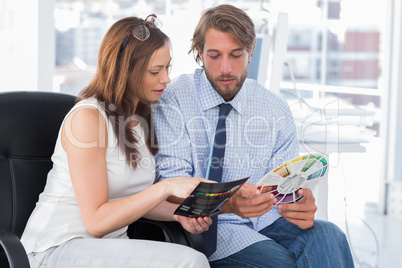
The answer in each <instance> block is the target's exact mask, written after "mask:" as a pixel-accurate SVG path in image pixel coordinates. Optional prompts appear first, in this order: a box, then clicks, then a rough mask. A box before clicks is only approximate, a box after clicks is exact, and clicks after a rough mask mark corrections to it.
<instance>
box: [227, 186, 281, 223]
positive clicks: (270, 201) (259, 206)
mask: <svg viewBox="0 0 402 268" xmlns="http://www.w3.org/2000/svg"><path fill="white" fill-rule="evenodd" d="M275 202H276V199H275V197H274V195H273V194H271V193H269V194H261V191H260V190H258V189H256V188H255V186H254V184H251V183H245V184H244V185H243V186H242V187H241V188H240V189H239V190H238V191H237V192H236V193H235V194H234V195H233V196H232V197H231V198H230V199H229V200H228V201H227V202H226V203H225V204H224V205H223V206H222V213H234V214H236V215H238V216H240V217H244V218H252V217H258V216H262V215H264V214H265V213H267V212H268V211H270V210H271V209H272V208H273V207H274V203H275Z"/></svg>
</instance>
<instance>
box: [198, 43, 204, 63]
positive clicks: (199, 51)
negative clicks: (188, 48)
mask: <svg viewBox="0 0 402 268" xmlns="http://www.w3.org/2000/svg"><path fill="white" fill-rule="evenodd" d="M197 53H198V56H199V57H200V60H201V61H202V63H203V64H204V57H203V56H202V51H201V49H200V48H199V47H197Z"/></svg>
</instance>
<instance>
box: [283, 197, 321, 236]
mask: <svg viewBox="0 0 402 268" xmlns="http://www.w3.org/2000/svg"><path fill="white" fill-rule="evenodd" d="M298 193H299V194H301V195H303V196H304V197H303V198H302V199H301V200H300V201H299V202H297V203H289V204H279V205H278V213H279V214H280V215H282V216H283V217H284V218H285V219H286V220H287V221H289V222H291V223H293V224H295V225H297V226H299V228H301V229H307V228H310V227H312V226H313V223H314V214H315V212H316V211H317V206H316V204H315V198H314V196H313V193H312V192H311V190H310V189H300V190H299V191H298Z"/></svg>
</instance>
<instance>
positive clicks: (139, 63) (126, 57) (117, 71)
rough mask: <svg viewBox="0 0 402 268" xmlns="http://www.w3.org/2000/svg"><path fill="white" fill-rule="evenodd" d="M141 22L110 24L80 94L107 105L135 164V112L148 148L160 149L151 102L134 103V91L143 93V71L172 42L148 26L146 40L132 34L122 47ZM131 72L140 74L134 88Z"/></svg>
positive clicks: (130, 161) (132, 19) (128, 20)
mask: <svg viewBox="0 0 402 268" xmlns="http://www.w3.org/2000/svg"><path fill="white" fill-rule="evenodd" d="M142 22H143V20H141V19H139V18H136V17H128V18H124V19H121V20H119V21H117V22H116V23H114V24H113V25H112V26H111V27H110V29H109V30H108V32H107V33H106V35H105V37H104V39H103V41H102V44H101V47H100V50H99V55H98V67H97V72H96V74H95V77H94V78H93V80H92V81H91V83H90V84H89V85H88V86H87V87H86V88H84V89H83V90H82V91H81V92H80V94H79V96H78V98H77V101H79V100H82V99H86V98H91V97H94V98H96V99H97V100H98V101H99V102H100V103H102V104H103V105H104V108H105V111H106V115H107V117H108V119H109V120H110V122H112V125H113V130H114V133H115V135H116V137H117V140H118V144H119V147H120V149H121V150H122V151H123V152H125V157H126V161H127V163H128V164H129V165H130V166H131V167H133V168H136V167H137V165H138V162H139V160H140V159H139V157H140V155H139V151H138V147H137V144H138V137H137V136H136V135H135V133H134V132H133V130H132V128H131V126H130V121H131V119H133V116H134V115H135V116H136V117H137V119H140V120H141V125H142V127H143V128H144V132H145V135H146V145H147V147H148V149H149V150H150V151H151V153H152V154H153V155H155V154H156V153H157V151H158V148H157V142H156V137H155V132H154V131H153V128H152V126H151V103H149V102H147V100H140V102H139V103H138V105H137V106H136V107H135V105H134V103H133V99H134V95H135V96H137V97H139V96H141V93H140V92H141V90H142V87H143V80H144V79H143V78H144V74H145V71H146V68H147V66H148V63H149V60H150V58H151V56H152V54H153V53H154V52H155V51H156V50H158V49H159V48H161V47H162V46H164V45H165V44H166V43H168V44H169V45H170V40H169V37H167V36H166V35H165V34H164V33H163V32H162V31H160V30H159V29H157V28H154V27H151V26H147V27H148V29H149V31H150V36H149V38H148V39H147V40H145V41H140V40H138V39H137V38H135V37H133V36H130V37H129V39H128V42H127V45H126V47H125V48H124V49H123V48H122V47H121V44H122V43H123V40H124V38H125V37H126V35H127V34H128V32H130V30H131V28H133V27H134V26H135V25H139V24H140V23H142ZM130 75H135V77H137V78H138V83H137V85H136V87H135V88H134V89H131V90H129V89H128V88H127V83H128V79H129V76H130Z"/></svg>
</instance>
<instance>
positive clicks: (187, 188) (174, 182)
mask: <svg viewBox="0 0 402 268" xmlns="http://www.w3.org/2000/svg"><path fill="white" fill-rule="evenodd" d="M200 182H214V181H209V180H206V179H203V178H196V177H176V178H170V179H166V180H163V181H161V182H159V183H161V184H164V185H165V186H166V187H165V189H166V191H167V192H166V195H167V196H171V195H173V196H176V197H178V198H187V197H188V196H189V195H190V194H191V192H192V191H193V190H194V188H195V187H197V185H198V184H199V183H200Z"/></svg>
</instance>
